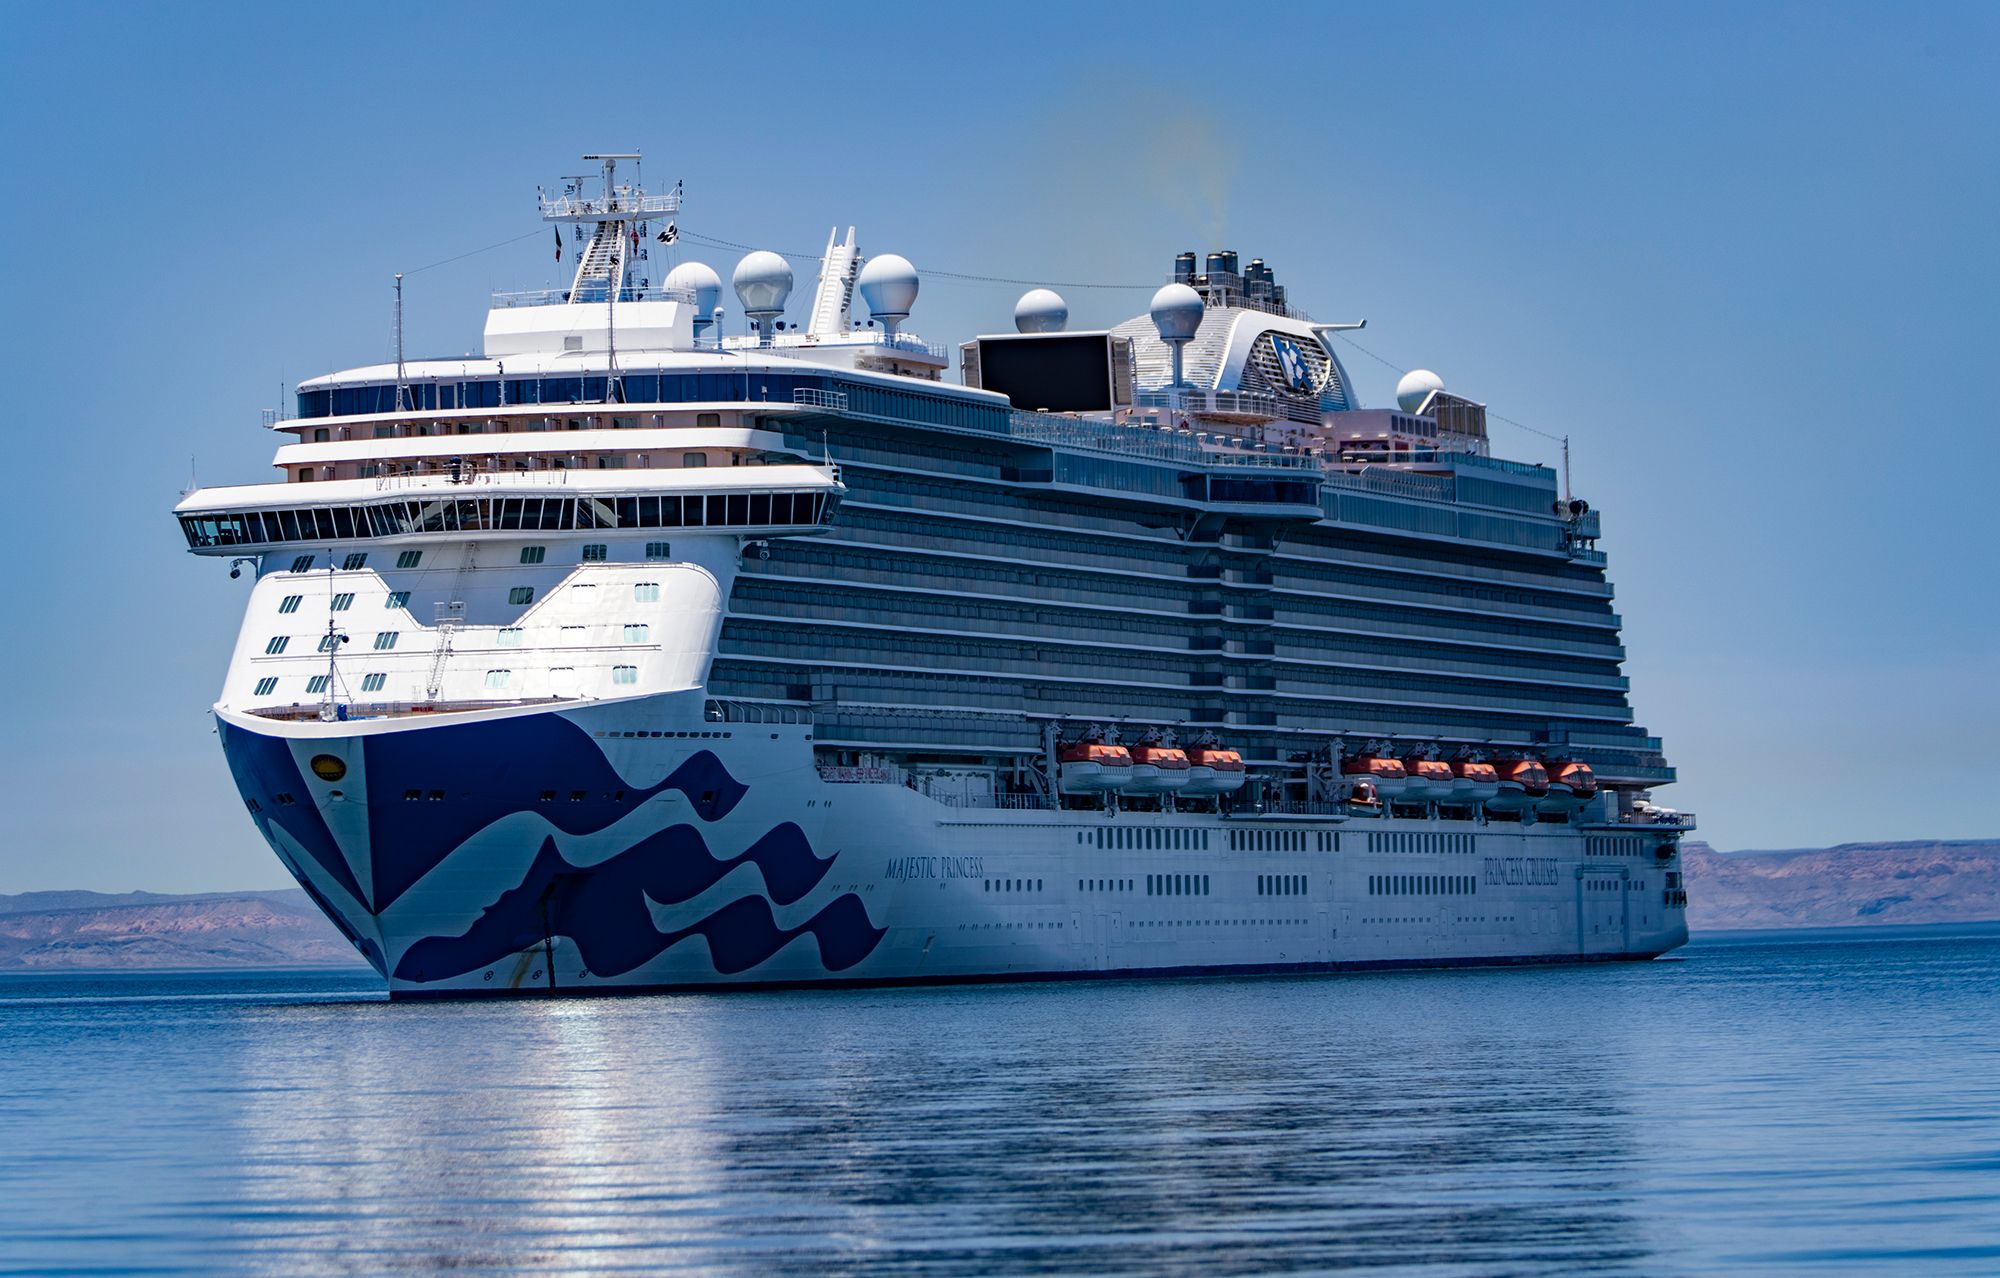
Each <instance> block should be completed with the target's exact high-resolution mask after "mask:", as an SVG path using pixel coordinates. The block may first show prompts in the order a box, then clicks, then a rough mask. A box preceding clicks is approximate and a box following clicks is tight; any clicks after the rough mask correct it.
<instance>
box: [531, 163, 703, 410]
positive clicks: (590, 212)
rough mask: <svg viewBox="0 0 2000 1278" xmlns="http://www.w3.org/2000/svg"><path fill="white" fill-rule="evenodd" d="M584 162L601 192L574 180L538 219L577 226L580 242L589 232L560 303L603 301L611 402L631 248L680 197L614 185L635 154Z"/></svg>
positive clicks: (545, 199)
mask: <svg viewBox="0 0 2000 1278" xmlns="http://www.w3.org/2000/svg"><path fill="white" fill-rule="evenodd" d="M583 158H584V159H586V160H594V161H596V162H597V163H599V164H601V165H602V166H603V169H602V175H603V181H604V190H603V193H602V194H600V195H599V196H597V197H596V198H591V197H589V196H586V195H584V194H583V182H582V180H581V179H578V180H577V181H575V182H572V183H570V184H568V185H567V186H566V187H565V188H564V190H563V193H562V194H561V195H560V196H556V197H554V198H551V197H550V196H548V195H546V194H544V195H543V196H542V220H543V221H545V222H568V223H570V224H571V225H572V226H575V227H577V228H578V230H577V239H578V240H579V241H580V240H582V238H583V232H582V229H581V228H582V227H583V226H585V225H588V226H590V227H591V228H592V230H591V235H590V240H589V243H587V244H584V245H583V246H582V247H581V248H580V249H579V250H578V252H577V259H576V275H575V277H574V278H573V279H572V280H571V282H570V289H569V296H568V297H567V298H565V299H564V300H565V301H567V302H568V303H569V304H570V305H571V306H581V305H585V304H588V303H592V302H599V301H601V302H603V303H604V331H605V348H606V364H605V378H604V395H605V399H606V401H607V402H610V401H613V400H615V399H616V398H617V395H618V337H617V309H618V303H619V302H620V301H624V300H631V299H630V292H631V289H632V279H631V276H632V265H633V262H634V260H635V258H636V253H635V251H634V250H635V248H636V246H637V245H638V243H639V242H640V239H641V237H642V236H643V235H644V234H645V228H646V223H647V222H648V221H650V220H651V219H653V218H659V217H665V218H671V217H673V216H674V215H675V214H676V213H678V212H680V207H681V197H680V191H679V190H678V188H676V189H675V190H672V191H669V192H667V193H666V194H664V195H648V194H646V192H645V190H644V188H642V187H641V186H639V185H638V183H637V182H628V183H625V184H624V185H620V184H619V181H618V162H619V161H620V160H630V161H631V162H632V163H633V165H634V166H635V167H636V166H637V164H638V162H639V154H638V152H636V151H633V152H620V153H617V154H612V153H609V152H598V153H593V154H590V155H586V156H584V157H583Z"/></svg>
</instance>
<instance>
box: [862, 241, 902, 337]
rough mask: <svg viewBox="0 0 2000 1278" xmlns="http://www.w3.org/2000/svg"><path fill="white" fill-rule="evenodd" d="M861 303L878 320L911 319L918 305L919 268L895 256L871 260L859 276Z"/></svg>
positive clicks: (884, 256) (888, 255)
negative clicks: (914, 308)
mask: <svg viewBox="0 0 2000 1278" xmlns="http://www.w3.org/2000/svg"><path fill="white" fill-rule="evenodd" d="M854 283H855V287H856V288H858V289H860V291H861V300H862V301H864V302H866V303H868V313H869V314H871V315H873V316H874V317H875V318H876V319H878V320H885V321H886V320H892V319H907V318H909V314H910V308H911V307H912V306H915V305H916V304H917V268H916V267H914V266H911V265H910V259H908V258H906V257H898V256H897V255H896V254H894V253H884V254H883V255H882V256H880V257H871V258H869V259H868V261H867V263H866V264H864V265H863V266H862V268H861V274H860V275H858V276H856V277H855V280H854Z"/></svg>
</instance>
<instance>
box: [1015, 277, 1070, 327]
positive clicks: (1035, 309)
mask: <svg viewBox="0 0 2000 1278" xmlns="http://www.w3.org/2000/svg"><path fill="white" fill-rule="evenodd" d="M1067 323H1069V303H1068V302H1065V301H1063V300H1062V294H1060V293H1058V292H1056V291H1055V290H1054V289H1048V288H1031V289H1029V290H1028V291H1027V292H1025V293H1023V294H1021V300H1020V301H1018V302H1016V303H1014V328H1015V330H1016V331H1018V332H1022V333H1060V332H1062V331H1063V325H1065V324H1067Z"/></svg>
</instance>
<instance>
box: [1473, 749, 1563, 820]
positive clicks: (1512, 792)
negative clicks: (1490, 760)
mask: <svg viewBox="0 0 2000 1278" xmlns="http://www.w3.org/2000/svg"><path fill="white" fill-rule="evenodd" d="M1495 767H1497V768H1498V770H1499V773H1500V793H1499V794H1497V795H1495V796H1493V797H1492V798H1490V799H1488V800H1487V801H1486V806H1487V807H1489V808H1491V809H1493V810H1494V811H1495V812H1525V811H1527V810H1528V809H1530V808H1532V807H1534V806H1535V804H1536V803H1537V802H1538V801H1539V800H1541V799H1542V798H1543V797H1545V796H1546V795H1547V794H1548V792H1549V770H1548V769H1547V768H1544V767H1543V766H1542V765H1541V761H1540V760H1538V759H1513V760H1510V761H1508V762H1506V763H1500V764H1496V765H1495Z"/></svg>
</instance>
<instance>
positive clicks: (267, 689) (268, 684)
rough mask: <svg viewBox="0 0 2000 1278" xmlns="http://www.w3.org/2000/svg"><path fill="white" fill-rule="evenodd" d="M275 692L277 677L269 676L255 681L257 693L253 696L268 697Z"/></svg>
mask: <svg viewBox="0 0 2000 1278" xmlns="http://www.w3.org/2000/svg"><path fill="white" fill-rule="evenodd" d="M277 690H278V677H277V676H276V675H269V676H267V677H265V678H262V679H259V680H258V681H257V691H256V693H255V695H256V696H259V697H268V696H270V695H271V694H272V693H273V692H276V691H277Z"/></svg>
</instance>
